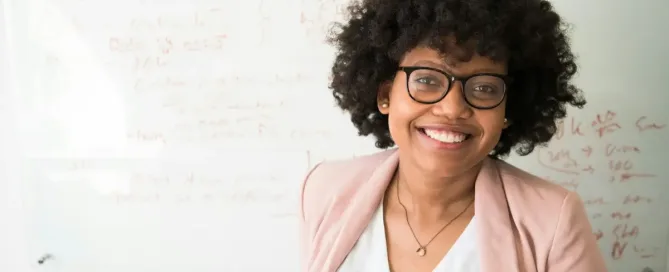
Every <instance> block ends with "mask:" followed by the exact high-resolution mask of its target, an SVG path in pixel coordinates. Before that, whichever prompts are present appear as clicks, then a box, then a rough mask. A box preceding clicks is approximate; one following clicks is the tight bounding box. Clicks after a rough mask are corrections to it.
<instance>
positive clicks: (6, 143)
mask: <svg viewBox="0 0 669 272" xmlns="http://www.w3.org/2000/svg"><path fill="white" fill-rule="evenodd" d="M5 11H7V10H6V9H5V6H4V3H3V2H2V1H1V0H0V124H2V129H0V218H2V223H0V241H2V242H0V271H25V270H26V269H27V268H28V265H27V264H28V260H27V259H26V258H27V256H26V254H27V251H26V250H27V244H26V242H25V229H26V226H25V225H24V224H23V223H24V222H25V220H24V214H25V212H24V210H23V207H22V205H21V204H22V201H21V189H20V179H19V178H18V176H17V171H15V169H17V168H18V166H19V165H20V164H19V163H20V161H19V160H17V158H19V157H20V153H19V151H18V149H17V148H16V142H17V138H16V136H17V135H16V133H15V132H16V124H15V122H16V116H15V110H14V106H15V105H16V104H15V103H13V102H14V97H15V95H14V94H13V92H12V89H13V88H12V84H13V81H12V80H11V79H12V78H13V77H12V76H11V72H12V69H11V66H10V62H9V61H8V57H9V51H10V50H9V48H8V45H7V39H6V37H7V31H8V29H7V25H6V20H5Z"/></svg>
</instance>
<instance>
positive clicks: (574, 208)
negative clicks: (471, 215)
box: [300, 149, 607, 272]
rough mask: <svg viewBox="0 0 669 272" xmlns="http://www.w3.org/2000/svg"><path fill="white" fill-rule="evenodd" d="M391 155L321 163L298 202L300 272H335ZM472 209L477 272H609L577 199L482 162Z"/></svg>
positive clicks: (366, 216) (390, 167)
mask: <svg viewBox="0 0 669 272" xmlns="http://www.w3.org/2000/svg"><path fill="white" fill-rule="evenodd" d="M397 165H398V153H397V152H396V149H391V150H388V151H383V152H380V153H377V154H374V155H369V156H365V157H359V158H355V159H352V160H347V161H332V162H322V163H320V164H318V165H316V166H315V167H314V168H313V169H311V171H310V172H309V174H308V175H307V177H306V178H305V180H304V182H303V184H302V189H301V200H300V215H301V218H300V225H301V229H300V236H301V240H302V241H301V242H302V245H301V248H302V271H305V272H335V271H336V270H337V269H338V268H339V266H340V265H341V264H342V263H343V261H344V259H345V258H346V256H347V255H348V253H349V252H350V251H351V249H352V248H353V246H354V245H355V243H356V241H357V240H358V237H360V235H361V234H362V232H363V231H364V229H365V227H366V226H367V224H368V223H369V222H370V220H371V217H372V214H373V213H374V211H375V210H376V208H377V207H378V205H380V203H381V200H382V197H383V194H384V192H385V190H386V187H387V186H388V183H389V181H390V179H391V177H392V175H393V172H394V171H395V169H396V168H397ZM475 195H476V200H475V204H474V207H475V208H474V210H475V214H476V218H477V240H478V249H479V254H480V255H479V257H480V260H481V271H482V272H516V271H522V272H525V271H527V272H529V271H546V272H602V271H607V269H606V266H605V264H604V260H603V257H602V254H601V252H600V250H599V248H598V247H597V242H596V239H595V236H594V235H593V233H592V227H591V225H590V222H589V221H588V217H587V215H586V212H585V208H584V206H583V203H582V201H581V199H580V198H579V197H578V195H577V194H576V193H573V192H571V191H568V190H566V189H564V188H562V187H560V186H558V185H555V184H553V183H550V182H547V181H544V180H542V179H541V178H538V177H536V176H533V175H531V174H529V173H527V172H525V171H523V170H520V169H518V168H515V167H513V166H511V165H509V164H507V163H505V162H502V161H496V160H493V159H486V160H485V162H484V166H483V167H482V170H481V172H480V173H479V176H478V178H477V180H476V186H475Z"/></svg>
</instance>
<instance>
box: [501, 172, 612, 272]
mask: <svg viewBox="0 0 669 272" xmlns="http://www.w3.org/2000/svg"><path fill="white" fill-rule="evenodd" d="M496 164H497V166H498V169H499V172H500V178H501V180H502V183H503V185H504V190H505V193H506V196H507V201H508V205H509V210H510V212H511V216H512V218H513V220H514V223H515V224H516V226H519V227H518V228H517V229H518V230H519V232H521V236H522V237H525V238H526V239H528V240H529V241H531V243H533V244H534V246H533V248H535V250H540V251H541V252H542V253H543V254H540V255H542V256H543V257H544V258H546V259H547V265H548V266H551V267H550V268H552V269H554V270H553V271H567V270H561V268H564V269H567V268H578V269H576V270H574V269H571V270H570V271H604V270H601V269H602V267H603V259H602V256H601V254H600V252H599V249H598V247H597V241H596V238H595V235H594V234H593V233H592V226H591V224H590V220H589V219H588V215H587V212H586V210H585V206H584V204H583V201H582V200H581V198H580V197H579V195H578V194H577V193H576V192H573V191H570V190H567V189H566V188H564V187H562V186H560V185H557V184H554V183H552V182H549V181H547V180H545V179H542V178H540V177H538V176H535V175H533V174H530V173H528V172H526V171H524V170H522V169H519V168H516V167H514V166H512V165H510V164H508V163H506V162H502V161H496ZM529 241H528V242H529ZM574 256H581V257H582V258H574ZM581 269H586V270H581Z"/></svg>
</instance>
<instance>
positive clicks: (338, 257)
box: [319, 150, 399, 272]
mask: <svg viewBox="0 0 669 272" xmlns="http://www.w3.org/2000/svg"><path fill="white" fill-rule="evenodd" d="M389 152H392V153H391V154H390V155H389V156H388V158H386V160H385V161H384V162H383V163H381V164H380V165H379V166H378V168H377V169H376V170H375V171H374V172H373V173H372V175H371V177H370V178H369V180H367V182H361V183H359V184H358V185H359V186H360V187H358V188H356V190H354V191H352V193H353V194H355V196H354V197H350V199H351V202H350V203H349V206H348V207H347V209H346V210H345V211H344V213H343V214H342V221H341V222H342V223H341V224H342V227H341V230H340V232H339V235H338V237H337V238H336V239H335V242H334V244H333V246H332V250H331V251H330V255H329V258H328V260H327V262H326V263H325V265H324V269H323V270H321V271H323V272H324V271H329V272H335V271H337V269H338V268H339V266H340V265H341V264H342V263H343V262H344V260H345V259H346V256H347V255H348V253H349V252H350V251H351V250H352V249H353V246H354V245H355V243H356V242H357V240H358V238H359V237H360V235H362V233H363V232H364V230H365V228H366V227H367V225H368V224H369V222H370V221H371V219H372V216H373V215H374V211H376V209H377V208H378V206H379V205H380V204H381V200H382V199H383V194H384V193H385V191H386V188H387V187H388V183H389V182H390V180H391V179H392V176H393V174H394V173H395V170H396V169H397V165H398V161H399V160H398V158H399V153H398V152H397V150H392V151H389ZM321 271H319V272H321Z"/></svg>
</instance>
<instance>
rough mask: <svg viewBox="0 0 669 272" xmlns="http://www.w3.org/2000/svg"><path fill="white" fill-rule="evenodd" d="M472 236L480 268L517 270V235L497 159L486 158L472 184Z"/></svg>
mask: <svg viewBox="0 0 669 272" xmlns="http://www.w3.org/2000/svg"><path fill="white" fill-rule="evenodd" d="M474 194H475V197H476V199H475V200H474V213H475V214H476V224H477V226H476V230H477V232H476V239H477V242H478V244H477V247H478V252H479V258H480V262H481V271H484V272H488V271H490V272H492V271H521V270H519V263H518V248H517V246H516V245H517V244H516V238H517V235H515V233H514V228H515V225H514V222H513V219H512V218H511V214H510V212H509V203H508V201H507V199H506V191H505V189H504V182H503V180H502V175H501V172H500V170H499V164H498V163H497V161H495V160H493V159H490V158H486V159H485V160H484V161H483V166H482V167H481V171H480V172H479V175H478V177H477V178H476V185H475V186H474Z"/></svg>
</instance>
